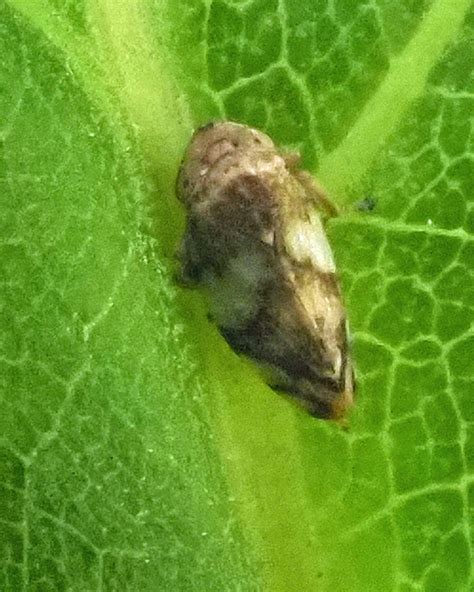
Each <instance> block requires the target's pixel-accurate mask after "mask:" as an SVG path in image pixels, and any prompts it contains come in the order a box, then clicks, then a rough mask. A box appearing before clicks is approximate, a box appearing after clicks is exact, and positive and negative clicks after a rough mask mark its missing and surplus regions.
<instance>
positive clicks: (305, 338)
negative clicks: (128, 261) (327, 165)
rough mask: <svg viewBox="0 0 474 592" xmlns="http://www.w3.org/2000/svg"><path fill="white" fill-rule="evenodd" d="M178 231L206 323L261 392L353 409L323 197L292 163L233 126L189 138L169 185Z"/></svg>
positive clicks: (327, 413)
mask: <svg viewBox="0 0 474 592" xmlns="http://www.w3.org/2000/svg"><path fill="white" fill-rule="evenodd" d="M177 194H178V198H179V199H180V200H181V202H182V203H183V204H184V206H185V208H186V213H187V224H186V230H185V234H184V237H183V240H182V244H181V249H180V260H181V276H182V280H183V282H185V283H186V284H188V285H199V286H202V287H203V288H205V289H206V290H207V292H208V294H209V297H210V298H209V300H210V303H211V317H212V318H213V320H214V321H215V322H216V323H217V325H218V327H219V330H220V332H221V334H222V335H223V337H224V338H225V339H226V340H227V341H228V343H229V344H230V345H231V347H232V348H233V349H234V350H235V351H236V352H238V353H241V354H244V355H246V356H248V357H250V358H252V359H253V360H255V361H256V362H258V363H259V364H261V365H262V366H263V367H265V368H266V370H267V371H268V370H270V372H269V373H268V372H267V374H269V375H270V376H271V381H270V386H272V387H273V388H275V389H278V390H282V391H284V392H286V393H288V394H289V395H291V396H292V397H294V398H296V399H298V400H299V401H300V403H302V404H303V406H305V407H306V408H307V409H308V411H309V412H310V413H311V414H313V415H315V416H317V417H321V418H327V419H338V418H341V417H343V416H344V414H345V411H346V409H347V408H348V407H349V406H350V405H351V404H352V401H353V393H354V378H353V369H352V363H351V358H350V355H349V351H348V331H347V322H346V314H345V311H344V306H343V304H342V300H341V293H340V289H339V284H338V280H337V276H336V269H335V264H334V259H333V255H332V252H331V248H330V246H329V243H328V241H327V238H326V234H325V232H324V228H323V225H322V222H321V218H320V216H319V214H318V211H317V209H318V207H319V208H321V207H324V208H326V209H327V208H328V207H329V202H328V201H327V199H326V197H325V195H324V192H323V191H322V189H321V188H320V187H319V185H318V184H317V182H316V181H315V180H314V179H313V178H312V177H311V175H310V174H309V173H308V172H305V171H302V170H299V169H298V156H297V155H294V154H293V155H291V154H290V155H285V154H284V153H282V152H281V151H280V150H279V149H278V148H277V147H276V146H275V144H274V143H273V141H272V140H271V139H270V138H269V137H268V136H267V135H265V134H264V133H262V132H260V131H258V130H256V129H253V128H251V127H248V126H245V125H240V124H237V123H233V122H228V121H227V122H220V123H211V124H208V125H206V126H204V127H202V128H200V129H198V130H197V131H196V133H195V134H194V135H193V137H192V139H191V141H190V144H189V146H188V148H187V150H186V153H185V156H184V159H183V162H182V165H181V168H180V171H179V176H178V181H177Z"/></svg>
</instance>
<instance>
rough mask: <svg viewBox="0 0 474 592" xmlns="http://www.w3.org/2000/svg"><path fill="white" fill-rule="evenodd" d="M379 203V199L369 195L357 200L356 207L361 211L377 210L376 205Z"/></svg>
mask: <svg viewBox="0 0 474 592" xmlns="http://www.w3.org/2000/svg"><path fill="white" fill-rule="evenodd" d="M376 205H377V200H376V199H375V197H373V196H371V195H369V196H367V197H364V199H361V200H360V201H358V202H356V204H355V207H356V209H357V210H359V212H372V210H375V206H376Z"/></svg>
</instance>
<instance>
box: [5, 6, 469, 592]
mask: <svg viewBox="0 0 474 592" xmlns="http://www.w3.org/2000/svg"><path fill="white" fill-rule="evenodd" d="M0 15H1V16H0V23H1V24H0V28H1V32H2V35H1V38H0V39H1V40H0V44H1V55H2V66H1V67H0V81H1V86H0V88H1V93H0V121H1V122H2V125H1V128H0V158H1V164H0V183H1V192H0V196H1V197H0V199H1V205H0V207H1V217H0V227H1V234H0V249H1V259H0V260H1V264H2V288H1V291H0V314H1V337H0V352H1V357H0V365H1V369H0V382H1V385H2V390H1V397H2V399H1V400H2V413H1V414H0V474H1V481H0V487H1V491H0V543H1V544H0V565H1V568H0V589H2V590H6V591H10V590H11V591H17V590H18V591H19V590H25V591H26V590H38V591H40V590H41V591H49V590H58V591H62V590H74V591H76V590H77V591H81V592H83V591H85V590H101V591H102V592H105V591H122V590H131V591H132V590H133V591H146V590H150V591H154V590H210V591H214V590H216V591H217V590H219V591H220V590H242V591H251V590H271V591H281V592H288V591H292V590H304V591H306V590H308V591H313V590H315V591H318V592H319V591H323V592H329V591H331V592H334V591H335V592H338V591H340V592H347V591H351V592H352V591H355V592H358V591H361V592H366V591H371V590H374V591H379V590H384V591H385V590H386V591H394V592H395V591H403V592H415V591H416V590H426V591H428V592H435V591H440V592H441V591H443V592H445V591H447V590H449V591H464V590H469V589H471V588H472V586H474V577H473V573H472V565H473V563H474V562H473V561H472V545H473V541H472V539H473V537H472V535H473V526H472V524H473V521H472V517H473V512H474V478H473V472H474V462H473V458H474V428H473V426H474V405H473V403H472V392H473V380H474V368H473V366H474V362H473V360H474V355H473V352H474V335H473V332H472V326H473V325H474V314H473V310H474V278H473V271H472V269H473V261H474V241H473V231H474V208H473V205H472V181H473V172H472V171H473V166H472V164H473V149H472V148H473V146H472V143H473V134H472V118H471V117H470V115H471V113H472V108H473V91H474V88H473V78H472V58H471V54H472V40H473V30H474V10H473V6H472V3H471V2H470V0H422V1H418V2H414V1H412V0H403V1H402V2H395V0H384V1H382V0H377V1H376V2H368V1H365V0H363V1H360V0H357V1H356V0H334V1H332V2H331V1H328V0H300V1H298V2H297V1H296V0H250V1H248V2H239V1H238V0H213V1H212V2H208V1H206V2H204V1H200V0H182V1H181V2H175V1H174V0H162V1H160V2H158V1H157V0H143V1H142V2H129V1H127V0H114V2H109V1H107V0H101V1H98V2H86V1H82V2H81V1H76V2H72V1H69V0H66V1H65V2H59V1H58V0H45V1H44V2H35V0H9V2H7V3H3V4H2V5H1V6H0ZM212 118H230V119H235V120H238V121H241V122H244V123H247V124H250V125H254V126H257V127H260V128H262V129H264V130H265V131H266V132H268V133H269V134H270V135H271V136H272V137H273V138H274V139H275V140H276V141H277V142H278V143H280V144H281V145H283V146H285V147H286V148H288V149H297V150H300V151H301V153H302V156H303V161H304V164H305V166H306V167H307V168H309V169H310V170H312V171H313V172H314V173H315V174H316V175H317V176H318V177H319V178H320V179H321V181H322V182H323V184H324V185H325V186H326V187H327V189H328V191H329V192H330V194H331V196H332V198H333V199H334V201H336V202H338V203H339V204H340V205H341V206H342V210H343V212H342V214H341V216H340V217H339V218H337V219H334V220H331V221H330V222H329V223H328V229H327V230H328V235H329V238H330V240H331V243H332V245H333V246H334V250H335V253H336V259H337V262H338V267H339V270H340V273H341V277H342V282H343V288H344V294H345V300H346V303H347V308H348V315H349V318H350V321H351V326H352V332H353V340H354V357H355V363H356V367H357V377H358V384H359V390H358V402H357V406H356V408H355V410H354V412H353V413H352V415H351V417H350V428H349V430H348V431H342V430H341V429H340V428H339V427H337V426H335V425H332V424H329V423H325V422H322V421H316V420H314V419H312V418H310V417H308V416H306V415H305V414H304V413H303V412H301V411H300V410H299V409H297V408H295V407H293V406H292V405H291V404H290V403H288V401H286V400H285V399H284V398H281V397H278V396H277V395H276V394H275V393H273V392H272V391H271V390H270V389H269V388H268V387H266V386H265V385H264V384H263V383H262V381H261V379H260V377H259V376H258V374H257V372H256V371H255V369H254V368H253V366H252V365H251V364H250V363H249V362H247V361H245V360H242V359H240V358H239V357H238V356H236V355H235V354H234V353H233V352H231V351H230V350H229V348H228V347H227V345H226V344H225V342H223V340H222V338H221V337H220V336H219V335H218V333H217V331H216V329H215V328H214V327H212V326H211V325H209V323H208V322H207V320H206V310H205V307H204V304H203V302H202V300H201V297H200V295H199V294H197V293H193V292H186V291H183V290H181V289H179V288H177V287H176V286H175V284H174V282H173V270H174V266H175V263H174V257H173V253H174V250H175V248H176V245H177V242H178V240H179V236H180V234H181V232H182V228H183V214H182V211H181V210H180V208H179V206H178V204H177V203H176V199H175V195H174V181H175V177H176V172H177V168H178V166H179V161H180V158H181V155H182V153H183V150H184V147H185V145H186V143H187V141H188V140H189V137H190V134H191V132H192V129H193V128H194V127H195V126H196V125H198V124H200V123H204V122H206V121H208V120H209V119H212ZM367 197H372V198H374V199H375V202H376V206H375V209H374V211H372V212H363V211H359V210H357V207H355V204H357V202H359V201H360V200H362V199H365V198H367Z"/></svg>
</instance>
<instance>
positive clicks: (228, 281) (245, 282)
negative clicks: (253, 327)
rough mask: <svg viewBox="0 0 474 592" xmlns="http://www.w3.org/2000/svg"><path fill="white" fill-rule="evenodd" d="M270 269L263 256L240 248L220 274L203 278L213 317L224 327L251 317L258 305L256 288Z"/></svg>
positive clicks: (263, 280)
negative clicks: (239, 251)
mask: <svg viewBox="0 0 474 592" xmlns="http://www.w3.org/2000/svg"><path fill="white" fill-rule="evenodd" d="M269 273H270V270H269V269H268V268H267V266H266V262H265V258H264V257H263V255H262V254H261V253H260V252H259V251H256V250H244V251H242V253H240V254H239V255H238V256H237V257H235V258H234V259H230V260H229V265H228V267H227V269H226V270H225V273H224V274H223V275H222V276H215V275H213V276H210V277H209V278H206V285H207V288H208V290H209V293H210V296H211V312H212V316H213V317H214V319H215V321H216V322H217V323H218V324H220V325H224V326H226V327H237V326H239V325H240V324H243V323H245V322H246V320H247V319H250V318H252V317H253V316H254V315H255V314H256V312H257V310H258V307H259V306H260V304H261V303H260V300H259V289H260V287H261V285H262V283H264V282H265V281H266V280H267V279H268V275H269Z"/></svg>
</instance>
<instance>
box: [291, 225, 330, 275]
mask: <svg viewBox="0 0 474 592" xmlns="http://www.w3.org/2000/svg"><path fill="white" fill-rule="evenodd" d="M285 245H286V248H287V250H288V254H289V255H290V256H291V257H292V258H293V259H294V260H295V261H299V262H300V263H303V262H307V261H309V262H311V263H312V264H313V265H314V267H316V269H318V270H319V271H321V272H323V273H335V271H336V266H335V263H334V258H333V256H332V251H331V247H330V246H329V243H328V241H327V238H326V233H325V232H324V228H323V225H322V223H321V220H320V218H319V216H318V215H317V214H312V215H310V219H309V220H297V221H294V222H293V223H292V224H291V225H290V227H289V228H288V231H287V233H286V236H285Z"/></svg>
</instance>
